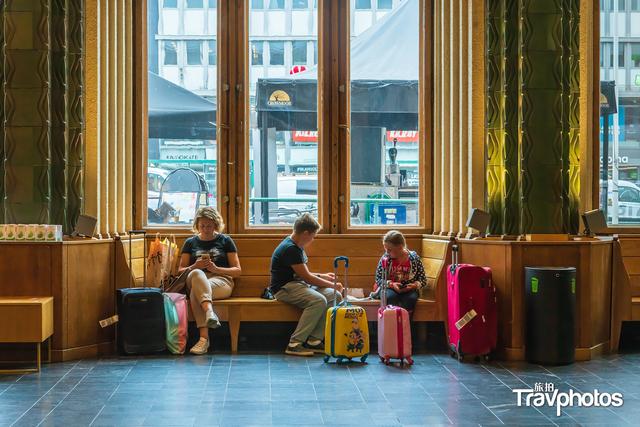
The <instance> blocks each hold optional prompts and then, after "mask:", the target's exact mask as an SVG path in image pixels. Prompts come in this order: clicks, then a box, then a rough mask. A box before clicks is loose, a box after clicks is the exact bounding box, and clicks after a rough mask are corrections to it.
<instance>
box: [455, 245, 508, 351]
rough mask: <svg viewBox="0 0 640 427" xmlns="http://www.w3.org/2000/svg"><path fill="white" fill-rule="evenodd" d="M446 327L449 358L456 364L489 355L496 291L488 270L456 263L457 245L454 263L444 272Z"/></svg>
mask: <svg viewBox="0 0 640 427" xmlns="http://www.w3.org/2000/svg"><path fill="white" fill-rule="evenodd" d="M447 296H448V305H449V312H448V326H449V347H450V349H451V355H452V356H453V357H457V359H458V360H459V361H462V358H463V357H464V356H465V355H474V356H476V357H479V356H484V358H485V359H486V360H488V359H489V354H490V353H491V352H492V351H493V350H494V349H495V347H496V342H497V339H498V310H497V299H496V289H495V287H494V286H493V282H492V281H491V269H490V268H488V267H479V266H477V265H471V264H458V246H457V245H453V264H451V265H450V266H449V268H448V269H447Z"/></svg>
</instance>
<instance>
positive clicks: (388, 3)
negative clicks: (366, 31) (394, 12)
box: [378, 0, 393, 9]
mask: <svg viewBox="0 0 640 427" xmlns="http://www.w3.org/2000/svg"><path fill="white" fill-rule="evenodd" d="M392 7H393V0H378V9H391V8H392Z"/></svg>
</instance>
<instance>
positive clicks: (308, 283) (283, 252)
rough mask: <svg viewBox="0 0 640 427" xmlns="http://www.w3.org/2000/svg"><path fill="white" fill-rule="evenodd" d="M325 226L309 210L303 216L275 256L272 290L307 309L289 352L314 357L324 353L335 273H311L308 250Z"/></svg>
mask: <svg viewBox="0 0 640 427" xmlns="http://www.w3.org/2000/svg"><path fill="white" fill-rule="evenodd" d="M321 227H322V226H321V225H320V224H319V223H318V221H316V219H315V218H314V217H313V216H312V215H311V214H309V213H305V214H302V215H301V216H299V217H298V218H297V219H296V221H295V223H294V224H293V233H292V234H291V235H290V236H287V237H286V238H285V239H284V240H283V241H282V242H281V243H280V244H279V245H278V247H277V248H276V250H275V251H274V252H273V256H272V257H271V285H270V289H271V293H272V294H273V295H274V296H275V297H276V299H277V300H278V301H282V302H286V303H287V304H292V305H295V306H296V307H300V308H301V309H303V312H302V315H301V316H300V320H299V321H298V326H297V327H296V330H295V332H294V333H293V335H291V338H290V339H289V345H288V346H287V349H286V350H285V353H287V354H290V355H295V356H313V354H314V353H323V352H324V344H323V342H322V338H323V337H324V324H325V317H326V314H327V307H328V306H329V305H333V300H334V293H335V292H334V289H333V288H334V286H333V280H334V278H335V277H334V274H333V273H311V272H310V271H309V269H308V268H307V255H306V254H305V252H304V249H305V248H306V247H307V246H309V245H310V244H311V242H313V239H314V238H315V237H316V234H317V233H318V231H320V228H321ZM335 287H336V291H337V293H336V298H337V299H338V302H339V301H340V300H341V298H342V284H341V283H336V285H335Z"/></svg>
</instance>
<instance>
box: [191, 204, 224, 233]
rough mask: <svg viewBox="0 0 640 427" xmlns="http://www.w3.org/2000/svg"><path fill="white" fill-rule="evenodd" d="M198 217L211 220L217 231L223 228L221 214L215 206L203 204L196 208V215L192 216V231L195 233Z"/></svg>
mask: <svg viewBox="0 0 640 427" xmlns="http://www.w3.org/2000/svg"><path fill="white" fill-rule="evenodd" d="M200 218H207V219H210V220H211V221H213V225H214V227H215V231H216V232H217V233H222V231H223V230H224V220H223V219H222V215H220V212H218V211H217V210H216V209H215V208H213V207H211V206H204V207H202V208H200V209H198V212H196V217H195V218H193V231H195V232H196V233H197V232H198V222H200Z"/></svg>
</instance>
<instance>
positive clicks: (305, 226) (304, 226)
mask: <svg viewBox="0 0 640 427" xmlns="http://www.w3.org/2000/svg"><path fill="white" fill-rule="evenodd" d="M320 229H322V226H321V225H320V223H319V222H318V221H317V220H316V219H315V218H314V217H313V215H311V214H310V213H308V212H307V213H303V214H302V215H300V216H299V217H298V218H296V222H294V223H293V232H294V233H296V234H302V233H304V232H305V231H308V232H309V233H317V232H318V231H320Z"/></svg>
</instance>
